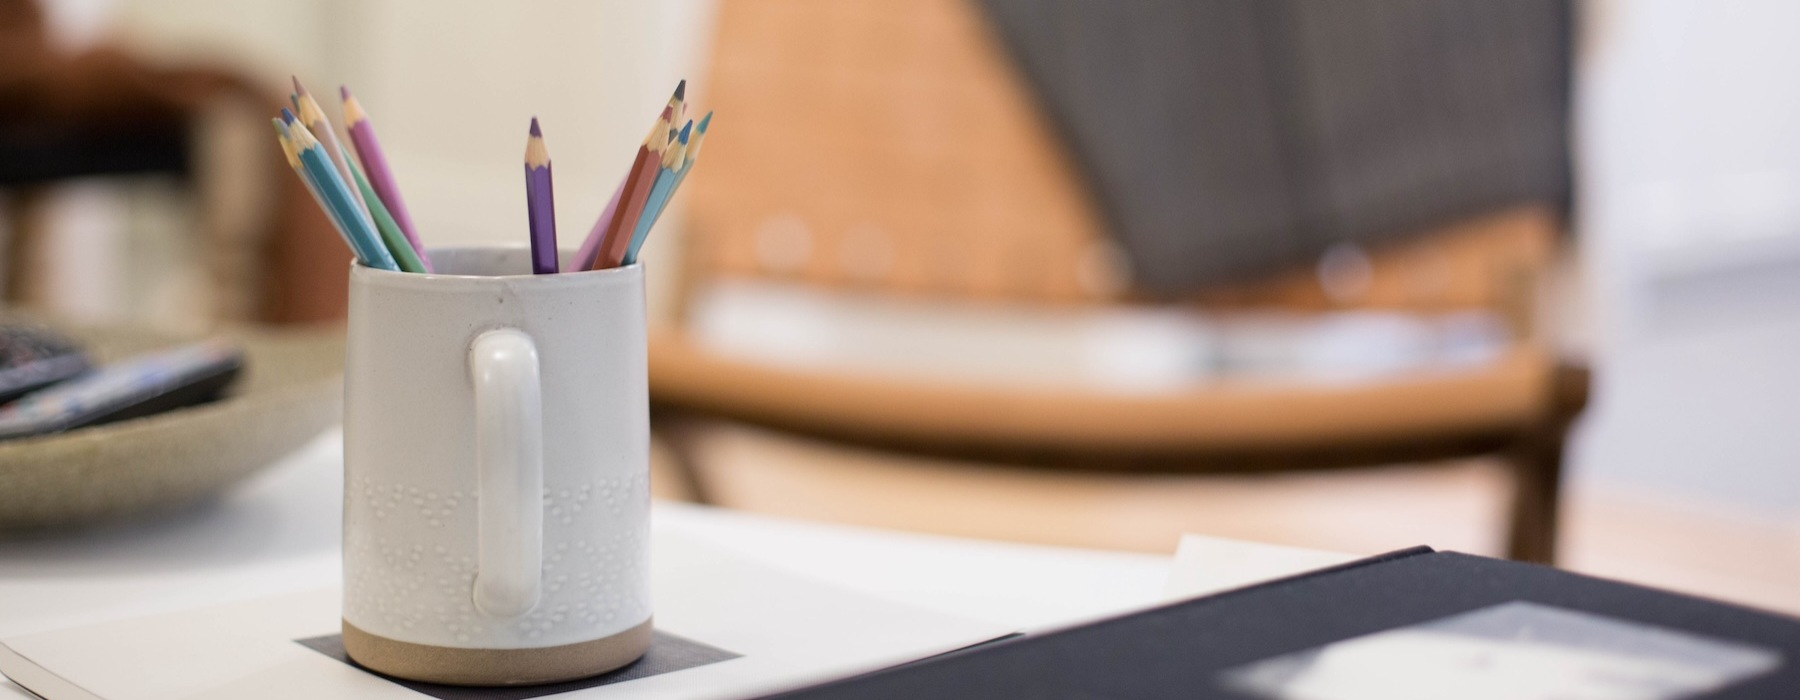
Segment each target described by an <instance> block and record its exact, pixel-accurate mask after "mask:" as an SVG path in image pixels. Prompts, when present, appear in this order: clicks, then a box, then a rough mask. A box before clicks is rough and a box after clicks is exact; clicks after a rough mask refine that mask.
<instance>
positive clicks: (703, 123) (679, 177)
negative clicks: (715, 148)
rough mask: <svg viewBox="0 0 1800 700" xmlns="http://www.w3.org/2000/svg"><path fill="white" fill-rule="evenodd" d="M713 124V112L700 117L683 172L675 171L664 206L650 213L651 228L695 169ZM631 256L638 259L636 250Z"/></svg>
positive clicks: (682, 167) (660, 218) (683, 164)
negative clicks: (701, 147) (673, 183)
mask: <svg viewBox="0 0 1800 700" xmlns="http://www.w3.org/2000/svg"><path fill="white" fill-rule="evenodd" d="M711 126H712V112H707V113H706V116H704V117H701V118H700V123H699V124H696V125H695V126H694V136H693V143H691V144H688V148H687V158H686V160H685V162H683V163H682V164H681V172H678V173H675V185H674V186H673V187H670V188H669V196H668V197H666V198H664V199H663V202H662V206H661V207H659V208H658V209H656V211H655V212H654V213H652V214H651V215H650V227H651V228H655V227H656V222H658V221H662V215H663V212H664V211H667V210H668V208H669V201H670V200H673V199H674V198H675V193H676V192H680V191H681V183H683V182H686V181H687V176H688V171H690V170H693V169H694V163H695V162H696V161H698V160H700V145H701V144H703V143H706V130H707V128H709V127H711ZM631 257H632V259H633V260H636V259H637V251H636V250H633V251H632V252H631Z"/></svg>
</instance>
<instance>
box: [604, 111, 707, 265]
mask: <svg viewBox="0 0 1800 700" xmlns="http://www.w3.org/2000/svg"><path fill="white" fill-rule="evenodd" d="M693 131H694V123H693V122H691V121H690V122H688V123H687V125H685V126H683V127H681V131H679V132H677V133H676V135H675V143H672V144H670V145H669V148H668V149H667V150H665V151H664V152H663V162H662V167H661V168H658V169H657V171H656V181H655V182H653V183H651V185H650V196H648V197H646V198H644V211H643V212H642V213H640V214H639V215H638V220H637V223H635V224H633V225H632V228H631V244H630V245H628V246H626V248H625V257H624V258H622V259H621V260H620V262H619V264H621V265H630V264H632V263H634V262H637V254H638V249H639V248H642V247H643V246H644V240H645V239H647V238H649V237H650V229H651V228H652V227H653V226H655V225H656V213H657V212H658V211H661V210H662V208H663V207H664V206H667V205H668V203H669V193H670V192H673V191H674V189H675V178H676V175H677V173H679V172H680V170H681V168H682V167H683V166H685V165H686V163H687V149H688V138H689V137H690V136H691V135H692V134H693Z"/></svg>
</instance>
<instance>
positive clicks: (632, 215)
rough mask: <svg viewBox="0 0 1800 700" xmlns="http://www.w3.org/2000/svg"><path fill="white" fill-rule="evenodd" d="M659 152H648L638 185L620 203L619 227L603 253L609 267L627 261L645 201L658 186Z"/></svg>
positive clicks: (639, 172)
mask: <svg viewBox="0 0 1800 700" xmlns="http://www.w3.org/2000/svg"><path fill="white" fill-rule="evenodd" d="M659 155H660V154H658V153H654V152H652V153H648V154H646V158H645V160H644V164H643V165H642V166H641V168H640V169H639V170H638V177H637V186H636V187H635V188H633V190H632V191H631V192H628V193H626V201H625V202H624V203H623V204H621V205H620V207H619V208H620V210H621V212H620V216H619V229H618V230H617V231H616V232H614V234H613V238H612V239H611V240H610V241H608V243H607V249H606V253H605V254H604V255H603V258H604V261H605V262H606V266H607V267H618V266H619V265H621V264H624V262H625V253H626V252H628V251H629V250H630V249H631V236H632V233H633V232H634V231H636V230H637V221H638V218H639V217H640V216H642V215H643V213H644V202H646V201H648V200H649V199H650V190H652V189H654V188H655V187H656V173H657V171H658V170H659V169H660V168H659V167H658V166H657V162H658V161H660V160H661V159H660V158H658V157H657V156H659Z"/></svg>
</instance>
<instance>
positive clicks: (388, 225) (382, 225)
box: [344, 153, 425, 272]
mask: <svg viewBox="0 0 1800 700" xmlns="http://www.w3.org/2000/svg"><path fill="white" fill-rule="evenodd" d="M344 163H345V164H347V165H349V167H350V177H352V178H354V179H355V180H356V189H357V190H359V191H361V192H362V197H363V201H365V202H368V203H369V215H370V216H373V217H374V218H375V229H376V230H377V231H380V232H381V242H382V243H385V244H387V250H388V253H389V254H390V255H393V256H394V262H396V263H398V264H399V265H400V269H401V270H402V271H404V272H424V271H425V263H423V262H420V261H419V252H418V251H416V250H413V247H412V241H409V240H407V239H406V234H405V233H403V232H401V231H400V224H399V223H398V222H396V221H394V215H393V213H391V212H389V211H388V208H387V205H386V204H383V203H382V202H381V197H379V196H376V194H375V188H373V187H370V186H369V179H368V178H366V177H363V172H362V168H358V167H356V161H354V160H351V159H350V157H349V154H347V153H346V154H344Z"/></svg>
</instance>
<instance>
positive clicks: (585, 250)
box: [575, 175, 631, 270]
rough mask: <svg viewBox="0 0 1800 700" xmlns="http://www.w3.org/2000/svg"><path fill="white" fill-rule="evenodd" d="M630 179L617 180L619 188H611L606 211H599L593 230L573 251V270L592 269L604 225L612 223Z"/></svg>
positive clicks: (603, 234)
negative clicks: (579, 247)
mask: <svg viewBox="0 0 1800 700" xmlns="http://www.w3.org/2000/svg"><path fill="white" fill-rule="evenodd" d="M630 179H631V177H630V176H629V175H627V176H626V177H622V178H619V186H618V187H615V188H613V193H612V199H610V200H607V202H606V209H604V210H601V212H600V218H599V219H598V220H596V221H595V222H594V228H593V229H592V230H590V231H588V235H587V239H586V240H583V241H582V242H581V249H580V250H578V251H575V269H577V270H592V269H594V259H595V258H597V257H599V256H600V242H601V241H603V240H605V238H606V225H607V224H609V223H612V218H613V213H614V212H615V211H617V210H618V209H619V199H620V197H621V196H622V195H624V194H625V182H626V181H628V180H630Z"/></svg>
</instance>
